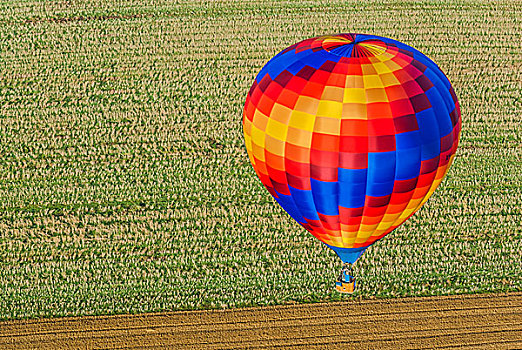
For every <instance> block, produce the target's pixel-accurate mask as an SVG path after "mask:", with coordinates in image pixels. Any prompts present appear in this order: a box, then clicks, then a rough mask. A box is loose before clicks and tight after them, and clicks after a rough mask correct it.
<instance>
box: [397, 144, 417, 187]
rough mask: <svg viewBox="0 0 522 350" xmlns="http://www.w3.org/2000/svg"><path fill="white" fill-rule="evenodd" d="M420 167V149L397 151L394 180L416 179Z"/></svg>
mask: <svg viewBox="0 0 522 350" xmlns="http://www.w3.org/2000/svg"><path fill="white" fill-rule="evenodd" d="M420 166H421V147H414V148H406V149H400V150H397V169H396V171H395V177H396V180H409V179H413V178H414V177H417V176H418V175H419V173H420Z"/></svg>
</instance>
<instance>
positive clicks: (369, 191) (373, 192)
mask: <svg viewBox="0 0 522 350" xmlns="http://www.w3.org/2000/svg"><path fill="white" fill-rule="evenodd" d="M393 184H394V181H391V182H383V183H381V182H373V183H369V184H368V185H367V188H366V195H367V196H371V197H382V196H387V195H389V194H390V193H392V192H393Z"/></svg>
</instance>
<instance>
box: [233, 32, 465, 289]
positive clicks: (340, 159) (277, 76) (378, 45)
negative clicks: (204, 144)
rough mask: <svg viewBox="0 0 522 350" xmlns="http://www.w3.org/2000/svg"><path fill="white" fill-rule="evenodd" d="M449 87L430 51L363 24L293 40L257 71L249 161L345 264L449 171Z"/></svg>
mask: <svg viewBox="0 0 522 350" xmlns="http://www.w3.org/2000/svg"><path fill="white" fill-rule="evenodd" d="M460 129H461V117H460V109H459V103H458V101H457V97H456V95H455V92H454V90H453V88H452V86H451V84H450V82H449V80H448V78H447V77H446V76H445V75H444V73H443V72H442V71H441V70H440V69H439V67H438V66H437V65H436V64H435V63H434V62H433V61H432V60H430V59H429V58H428V57H426V56H425V55H424V54H422V53H421V52H419V51H417V50H416V49H414V48H412V47H410V46H408V45H406V44H403V43H401V42H398V41H396V40H392V39H388V38H384V37H379V36H375V35H365V34H337V35H326V36H320V37H316V38H311V39H307V40H304V41H301V42H299V43H297V44H295V45H292V46H290V47H288V48H286V49H285V50H283V51H281V52H280V53H279V54H277V55H276V56H274V57H273V58H272V59H271V60H270V61H269V62H268V63H267V64H266V65H265V66H264V67H263V68H262V69H261V71H260V72H259V74H258V75H257V77H256V79H255V81H254V83H253V85H252V87H251V89H250V91H249V92H248V96H247V99H246V103H245V106H244V113H243V131H244V137H245V145H246V150H247V153H248V156H249V159H250V162H251V163H252V165H253V167H254V170H255V172H256V174H257V176H258V177H259V179H260V180H261V182H262V183H263V185H264V186H265V187H266V189H267V190H268V191H269V192H270V194H271V195H272V196H273V197H274V198H275V200H276V201H277V202H278V203H279V204H280V205H281V207H283V209H284V210H286V211H287V212H288V214H290V216H291V217H292V218H293V219H294V220H295V221H297V222H298V223H299V224H301V225H302V226H303V227H304V228H305V229H306V230H308V231H309V232H310V233H311V234H312V235H313V236H315V237H316V238H317V239H319V240H320V241H321V242H323V243H324V244H326V245H327V246H328V247H329V248H331V249H332V250H334V251H335V252H336V253H337V255H338V256H339V257H340V258H341V260H342V261H343V263H344V267H343V270H342V273H341V276H340V277H339V279H338V281H337V287H336V288H337V290H339V291H341V292H353V289H354V287H355V280H354V278H353V276H352V272H351V267H352V264H353V263H355V261H356V260H357V259H358V258H359V257H360V256H361V255H362V254H363V252H364V251H365V250H366V249H367V248H368V247H369V246H370V245H372V244H373V243H375V242H376V241H378V240H379V239H381V238H382V237H384V236H385V235H387V234H388V233H390V232H392V231H393V230H394V229H395V228H397V227H398V226H399V225H401V224H402V223H403V222H404V221H406V220H407V219H408V218H409V217H410V216H412V215H413V214H414V213H415V212H416V211H417V210H418V209H419V208H420V207H421V206H422V205H423V204H424V203H425V202H426V201H427V200H428V198H429V197H430V196H431V195H432V194H433V192H434V191H435V189H436V188H437V186H439V184H440V183H441V181H442V179H443V178H444V175H445V174H446V172H447V171H448V169H449V167H450V165H451V163H452V161H453V158H454V156H455V152H456V150H457V145H458V141H459V135H460Z"/></svg>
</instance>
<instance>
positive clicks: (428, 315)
mask: <svg viewBox="0 0 522 350" xmlns="http://www.w3.org/2000/svg"><path fill="white" fill-rule="evenodd" d="M124 347H125V348H131V349H134V348H140V349H151V348H154V349H161V348H166V349H180V350H182V349H209V350H210V349H213V350H216V349H258V350H259V349H330V348H331V349H339V348H348V349H354V348H356V349H381V348H387V349H405V348H410V349H411V348H414V349H430V348H431V349H441V348H445V349H450V348H459V349H520V348H522V294H521V293H515V294H500V295H475V296H450V297H428V298H405V299H394V300H366V301H361V302H356V301H352V302H344V303H328V304H308V305H294V306H276V307H265V308H246V309H234V310H214V311H190V312H176V313H161V314H147V315H121V316H109V317H106V316H99V317H82V318H64V319H52V320H39V321H33V320H28V321H8V322H3V323H0V348H2V349H5V350H11V349H13V350H14V349H70V348H82V349H121V348H124Z"/></svg>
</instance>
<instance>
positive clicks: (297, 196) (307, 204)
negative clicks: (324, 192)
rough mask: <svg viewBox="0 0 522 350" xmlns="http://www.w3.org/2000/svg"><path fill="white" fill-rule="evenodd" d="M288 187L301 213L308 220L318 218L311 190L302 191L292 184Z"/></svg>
mask: <svg viewBox="0 0 522 350" xmlns="http://www.w3.org/2000/svg"><path fill="white" fill-rule="evenodd" d="M288 188H289V189H290V193H291V194H292V199H293V200H294V202H295V204H296V206H297V208H298V209H299V212H300V213H301V215H302V216H304V217H306V218H307V219H310V220H319V216H318V215H317V210H316V209H315V204H314V197H313V195H312V191H303V190H299V189H297V188H293V187H292V186H288Z"/></svg>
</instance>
